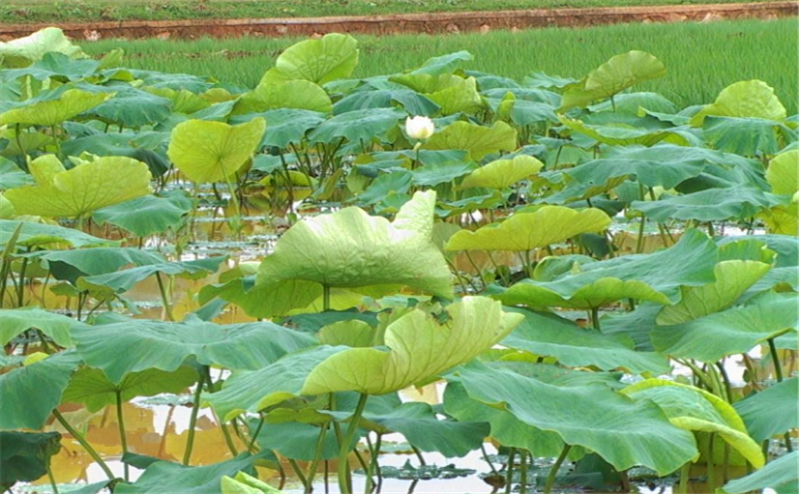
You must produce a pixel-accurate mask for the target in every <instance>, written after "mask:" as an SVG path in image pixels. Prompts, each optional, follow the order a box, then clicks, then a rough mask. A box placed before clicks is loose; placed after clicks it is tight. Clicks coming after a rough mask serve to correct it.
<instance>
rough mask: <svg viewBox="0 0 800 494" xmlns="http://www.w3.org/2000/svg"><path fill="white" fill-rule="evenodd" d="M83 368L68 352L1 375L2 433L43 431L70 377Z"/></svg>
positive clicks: (74, 356)
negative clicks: (76, 370)
mask: <svg viewBox="0 0 800 494" xmlns="http://www.w3.org/2000/svg"><path fill="white" fill-rule="evenodd" d="M79 364H80V358H79V357H78V355H76V354H75V352H74V351H71V350H67V351H65V352H60V353H57V354H55V355H51V356H49V357H47V358H45V359H43V360H39V361H36V362H34V363H31V364H28V365H24V366H22V367H17V368H15V369H12V370H10V371H8V372H6V373H5V374H2V375H0V395H2V396H3V397H14V398H12V399H5V398H4V399H3V400H2V403H0V430H8V429H40V428H42V427H43V426H44V424H45V421H46V420H47V418H48V417H49V416H50V412H51V411H52V410H53V409H54V408H55V407H57V406H58V404H59V403H61V394H62V393H63V392H64V389H66V387H67V383H68V382H69V378H70V375H71V374H72V372H73V371H74V370H75V369H76V368H77V367H78V365H79Z"/></svg>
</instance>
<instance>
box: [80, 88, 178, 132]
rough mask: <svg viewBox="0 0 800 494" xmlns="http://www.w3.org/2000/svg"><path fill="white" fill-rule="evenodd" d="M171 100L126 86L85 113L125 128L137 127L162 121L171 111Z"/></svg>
mask: <svg viewBox="0 0 800 494" xmlns="http://www.w3.org/2000/svg"><path fill="white" fill-rule="evenodd" d="M172 110H173V108H172V101H170V100H169V99H167V98H162V97H161V96H157V95H155V94H151V93H149V92H147V91H143V90H141V89H136V88H133V87H126V88H124V89H120V90H118V91H117V92H116V95H115V96H114V97H113V98H111V99H109V100H106V101H104V102H103V103H100V104H99V105H97V106H95V107H94V108H92V109H91V110H89V111H88V112H87V113H86V114H87V115H89V116H92V117H97V118H99V119H101V120H104V121H106V122H113V123H116V124H120V125H123V126H125V127H126V128H139V127H142V126H143V125H155V124H158V123H161V122H163V121H164V120H166V119H167V117H169V116H170V114H171V113H172Z"/></svg>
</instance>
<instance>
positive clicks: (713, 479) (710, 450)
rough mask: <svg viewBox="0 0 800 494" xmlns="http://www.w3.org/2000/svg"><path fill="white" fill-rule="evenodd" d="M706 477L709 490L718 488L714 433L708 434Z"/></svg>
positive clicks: (712, 490)
mask: <svg viewBox="0 0 800 494" xmlns="http://www.w3.org/2000/svg"><path fill="white" fill-rule="evenodd" d="M706 444H707V445H706V450H705V451H704V453H705V456H706V479H707V482H708V490H709V492H714V491H715V490H716V488H717V475H716V472H715V471H714V433H713V432H712V433H710V434H709V435H708V442H707V443H706Z"/></svg>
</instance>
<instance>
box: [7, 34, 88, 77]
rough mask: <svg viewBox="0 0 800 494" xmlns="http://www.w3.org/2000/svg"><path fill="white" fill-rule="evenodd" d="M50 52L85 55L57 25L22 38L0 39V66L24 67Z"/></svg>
mask: <svg viewBox="0 0 800 494" xmlns="http://www.w3.org/2000/svg"><path fill="white" fill-rule="evenodd" d="M50 52H56V53H63V54H64V55H67V56H69V57H70V58H83V57H85V56H86V55H85V54H84V53H83V51H82V50H81V47H80V46H77V45H74V44H72V42H71V41H70V40H69V39H67V37H66V36H64V31H62V30H61V29H59V28H57V27H46V28H44V29H40V30H39V31H36V32H35V33H33V34H31V35H30V36H26V37H24V38H17V39H14V40H11V41H8V42H2V41H0V66H2V67H26V66H28V65H30V64H31V63H32V62H35V61H37V60H41V59H42V58H44V56H45V55H46V54H47V53H50Z"/></svg>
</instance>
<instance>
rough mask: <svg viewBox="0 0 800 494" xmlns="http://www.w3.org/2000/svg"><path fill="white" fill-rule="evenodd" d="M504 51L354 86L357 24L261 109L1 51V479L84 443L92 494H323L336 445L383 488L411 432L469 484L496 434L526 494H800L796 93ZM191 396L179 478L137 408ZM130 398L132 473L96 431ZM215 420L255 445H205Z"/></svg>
mask: <svg viewBox="0 0 800 494" xmlns="http://www.w3.org/2000/svg"><path fill="white" fill-rule="evenodd" d="M532 49H533V48H532ZM471 58H472V57H471V55H470V54H469V53H467V52H458V53H452V54H449V55H444V56H441V57H437V58H433V59H430V60H428V61H427V62H426V63H424V64H423V65H422V66H421V67H417V68H411V69H409V70H407V71H405V72H403V73H398V74H390V75H386V76H381V77H372V78H368V79H353V78H351V74H352V72H353V69H354V68H355V67H356V66H357V64H358V60H359V50H358V47H357V45H356V41H355V40H354V39H353V38H351V37H349V36H346V35H339V34H330V35H327V36H324V37H322V38H320V39H314V40H308V41H303V42H300V43H298V44H296V45H294V46H292V47H291V48H289V49H287V50H286V51H285V52H284V53H283V54H281V55H280V56H279V57H278V58H277V60H276V62H275V66H274V67H273V68H269V69H268V70H267V68H265V74H264V77H263V79H262V81H261V83H260V84H259V85H258V87H256V88H253V89H242V88H234V87H226V86H223V85H220V84H218V83H217V82H216V81H213V80H210V79H206V78H203V77H196V76H189V75H182V74H162V73H154V72H147V71H139V70H129V69H126V68H125V67H124V58H123V54H122V53H121V52H120V51H115V52H111V53H108V54H107V55H106V56H104V57H103V58H102V59H99V60H94V59H91V58H88V57H86V56H85V55H84V54H83V53H82V52H81V50H80V49H79V48H78V47H76V46H74V45H72V44H71V43H70V42H69V41H68V40H66V39H65V38H64V37H63V35H62V34H61V32H60V31H59V30H57V29H53V28H50V29H47V30H44V31H42V32H39V33H37V34H36V35H34V36H32V37H30V38H26V39H21V40H16V41H12V42H9V43H1V44H0V172H1V175H0V190H1V191H2V196H0V247H1V248H2V258H1V259H0V283H2V284H1V285H0V303H1V304H2V309H1V310H0V339H1V340H2V343H3V345H4V348H5V351H4V352H3V353H2V354H1V355H0V366H2V369H1V370H0V397H1V398H2V401H0V431H2V432H0V441H2V448H1V449H0V461H2V469H0V485H2V486H3V487H4V488H10V487H12V486H14V485H15V484H17V483H24V482H31V481H36V480H38V479H40V478H42V477H45V478H46V476H47V474H48V472H49V471H50V467H49V465H50V460H51V458H52V457H53V456H54V455H55V454H57V452H58V451H59V449H60V448H61V447H62V444H64V442H65V441H67V437H70V439H69V441H76V442H77V443H80V445H81V447H83V448H85V449H86V450H87V451H88V453H89V454H90V455H91V456H92V458H93V459H94V461H95V462H96V463H97V464H98V465H99V466H100V467H101V468H102V469H103V471H104V472H105V474H106V475H107V477H108V478H107V479H106V480H104V481H102V482H98V483H94V484H90V485H87V486H84V487H83V489H82V490H81V492H82V493H88V492H99V491H101V490H103V489H107V490H110V491H111V492H114V493H145V492H149V493H163V492H174V493H179V492H203V493H212V492H222V493H258V492H274V491H276V489H278V488H282V487H283V483H281V484H280V485H278V484H277V483H274V482H272V481H270V483H269V484H268V483H266V482H265V481H264V479H265V477H264V476H263V475H262V477H261V480H259V472H260V473H262V474H263V472H264V471H265V469H266V470H270V469H272V470H280V471H281V472H283V469H284V468H287V467H288V466H289V465H291V467H292V468H293V469H294V472H295V475H296V476H297V477H298V478H299V479H301V481H302V482H303V485H304V486H305V490H306V491H307V492H310V490H311V488H312V486H313V485H314V483H315V481H316V482H319V478H320V476H321V472H322V468H323V467H322V465H323V463H324V465H325V469H326V470H325V472H326V477H327V466H328V461H329V460H336V459H338V463H335V464H332V465H336V466H332V469H333V470H337V471H336V474H335V475H334V474H333V473H332V477H333V476H336V477H337V478H338V489H339V490H340V491H341V492H365V491H370V490H373V489H380V483H381V479H382V476H381V472H382V469H381V464H380V463H381V457H380V456H379V454H378V453H379V452H380V451H381V444H382V439H383V438H384V437H385V436H389V435H395V436H398V435H399V436H401V437H402V438H403V440H404V441H406V442H407V444H408V448H410V449H413V451H416V452H417V453H418V454H419V455H420V458H422V456H421V455H422V453H424V452H438V453H441V454H443V455H444V456H446V457H448V458H455V460H454V461H455V463H456V464H457V463H458V459H457V458H458V457H463V456H465V455H467V454H470V453H472V452H476V451H481V450H482V449H483V450H484V453H485V449H484V443H485V442H488V441H490V442H491V443H492V444H493V445H494V446H495V447H496V448H497V449H498V450H499V452H500V455H499V456H498V457H495V458H494V460H491V461H494V462H495V463H497V465H493V466H492V467H491V468H492V470H493V474H492V475H491V476H490V477H487V481H491V482H494V483H495V484H494V485H500V486H503V485H505V486H506V487H505V489H506V492H510V489H512V488H513V489H515V490H518V491H519V492H532V491H544V492H551V491H558V490H561V489H566V488H570V487H575V486H578V485H584V486H585V485H590V486H592V488H594V489H598V490H620V489H621V490H629V489H631V484H632V483H633V484H636V483H639V482H657V483H663V484H665V485H666V484H671V485H673V486H674V491H673V492H688V490H687V489H689V488H690V486H689V483H690V482H691V483H697V482H703V484H701V485H703V486H704V487H700V489H707V490H706V491H705V492H711V491H713V490H714V489H717V488H719V489H721V491H722V492H728V493H740V492H749V491H753V490H759V489H764V488H772V489H775V490H776V491H777V492H796V490H797V486H798V473H797V453H796V452H792V450H793V449H794V447H795V446H793V444H792V439H793V437H794V436H796V433H797V428H798V405H797V403H798V381H797V377H796V375H795V372H796V357H797V350H798V333H797V332H798V295H797V292H798V130H797V129H798V122H797V116H787V115H786V110H785V109H784V107H783V105H782V104H781V102H780V101H779V100H778V98H777V97H776V96H775V95H774V94H773V91H772V89H771V88H770V86H769V85H768V84H767V83H765V82H762V81H742V82H738V83H735V84H732V85H731V86H730V87H728V88H726V89H725V90H723V91H722V92H721V93H720V94H719V97H718V98H717V99H716V101H709V102H708V104H707V105H704V106H698V107H690V108H684V109H680V108H676V107H675V105H674V104H673V103H672V102H671V101H669V100H668V99H667V98H665V97H663V96H661V95H659V94H654V93H643V92H636V89H635V87H636V84H637V83H639V82H641V81H646V80H649V79H653V78H657V77H660V76H662V75H663V74H664V73H665V72H666V71H667V70H680V67H665V66H664V64H662V63H661V62H660V61H659V60H658V59H656V58H655V57H654V56H652V55H650V54H648V53H644V52H640V51H631V52H629V53H623V54H620V55H618V56H615V57H613V58H611V59H610V60H609V61H608V62H606V63H604V64H602V65H601V66H599V67H598V68H597V69H595V70H593V71H592V72H590V73H589V74H587V75H586V76H585V77H584V78H582V79H580V80H572V79H564V78H560V77H555V76H550V75H545V74H542V73H538V72H532V73H531V74H530V75H529V76H528V77H526V78H525V80H524V81H514V80H509V79H506V78H503V77H497V76H494V75H491V74H484V73H479V72H474V71H471V70H469V62H470V60H471ZM410 117H416V118H415V119H414V120H410V121H409V122H408V123H407V122H406V120H407V119H409V118H410ZM218 216H219V217H218ZM209 230H210V231H209ZM265 231H266V232H267V235H266V236H267V237H268V238H269V241H268V242H265V243H263V246H264V248H263V249H262V248H261V247H260V246H261V245H262V244H258V240H257V239H258V238H259V235H260V236H261V238H263V237H264V232H265ZM201 239H205V240H207V241H215V240H216V241H221V240H225V241H230V242H228V243H227V244H225V245H227V246H228V248H227V249H226V248H222V249H221V250H217V251H202V252H200V251H198V250H196V249H193V246H195V245H196V244H197V242H199V241H200V240H201ZM252 243H255V244H257V245H259V247H258V248H257V249H250V250H247V249H245V247H246V246H248V245H251V244H252ZM143 284H149V286H151V287H153V288H152V290H153V292H154V293H156V294H157V295H156V297H155V298H156V299H157V300H158V301H160V302H159V303H160V304H161V305H160V310H159V311H158V312H155V311H152V310H150V311H149V312H148V311H145V310H144V308H143V305H142V304H141V303H140V302H138V301H137V300H138V299H136V298H135V297H133V296H131V293H134V292H135V291H136V290H137V287H140V286H142V285H143ZM187 287H191V288H187ZM178 299H180V300H182V301H183V302H182V303H181V304H176V300H178ZM151 302H152V300H151ZM232 314H233V315H234V316H231V315H232ZM223 322H227V323H223ZM734 362H736V363H742V365H744V366H745V367H746V372H745V373H744V376H743V377H739V376H733V375H729V372H728V369H730V368H731V367H730V364H731V363H734ZM409 387H411V388H413V387H417V388H420V389H422V388H425V389H429V390H430V389H433V393H434V394H435V395H437V397H438V398H437V399H434V401H433V402H434V403H435V404H433V405H431V404H429V403H428V402H424V401H409V400H408V399H407V396H408V395H403V396H404V397H406V398H404V399H401V395H400V394H399V392H401V391H402V390H404V389H406V388H409ZM426 387H427V388H426ZM164 393H173V394H179V395H182V396H185V397H186V399H187V401H188V402H189V403H190V404H191V422H190V424H189V433H188V440H187V442H186V445H185V448H184V450H183V451H184V453H183V457H182V458H179V459H178V461H168V460H163V459H157V458H151V457H147V456H144V455H141V454H138V452H137V451H135V450H131V449H130V448H129V446H128V442H127V441H126V434H127V433H128V430H127V429H126V428H125V420H126V419H128V420H130V417H125V416H124V413H123V408H122V407H121V405H122V404H123V403H125V402H128V401H131V400H135V399H141V398H142V397H150V396H155V395H161V394H164ZM112 408H113V409H114V410H116V413H117V419H118V424H119V443H118V445H119V447H118V451H116V454H118V455H120V456H118V457H117V458H119V457H121V460H122V462H124V464H125V468H124V472H122V473H119V472H117V473H115V472H112V470H111V469H110V468H109V467H108V465H107V463H106V461H105V460H104V459H103V456H107V455H108V454H107V453H104V454H100V453H98V452H97V451H96V450H95V448H94V447H93V445H92V444H91V442H90V441H88V440H87V439H86V438H85V437H84V434H83V432H82V430H81V427H79V426H78V425H76V424H74V421H75V420H77V416H76V414H75V413H74V411H75V410H82V409H85V413H96V412H102V411H104V410H105V411H107V410H109V409H112ZM201 409H202V410H205V411H209V412H210V413H211V414H212V415H213V416H214V417H215V418H216V420H217V421H218V423H217V426H216V427H217V428H218V430H220V431H221V433H222V434H223V435H224V436H225V439H226V445H227V447H228V448H230V450H231V453H230V454H231V459H229V460H226V461H223V462H220V463H214V464H202V465H200V464H198V462H196V461H195V460H194V459H193V441H194V436H195V424H196V421H197V420H198V415H199V412H200V411H201ZM787 450H788V452H787ZM196 452H197V451H196V448H195V453H196ZM486 458H487V461H490V459H489V458H488V457H486ZM498 458H499V459H498ZM541 458H550V459H553V460H552V461H550V462H549V463H541V462H540V461H539V460H537V463H534V461H533V460H534V459H541ZM491 464H492V463H491V462H490V465H491ZM543 464H544V465H546V466H544V467H543V466H541V465H543ZM256 467H259V468H258V470H256ZM134 468H135V469H139V470H143V473H141V474H140V475H136V476H134V475H133V473H134V470H133V469H134ZM357 468H360V469H361V471H360V472H358V473H354V470H355V469H357ZM136 472H139V471H138V470H137V471H136ZM748 473H749V474H748ZM281 475H282V477H283V473H282V474H281ZM276 478H277V477H276ZM56 480H59V481H66V480H68V479H63V480H61V479H56ZM69 480H71V479H69ZM51 481H53V482H55V480H53V479H51Z"/></svg>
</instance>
